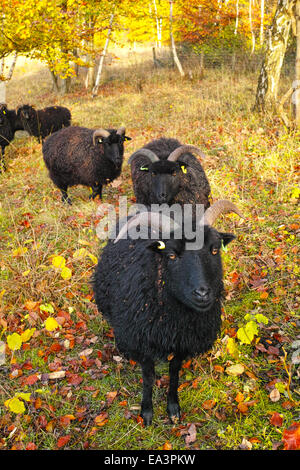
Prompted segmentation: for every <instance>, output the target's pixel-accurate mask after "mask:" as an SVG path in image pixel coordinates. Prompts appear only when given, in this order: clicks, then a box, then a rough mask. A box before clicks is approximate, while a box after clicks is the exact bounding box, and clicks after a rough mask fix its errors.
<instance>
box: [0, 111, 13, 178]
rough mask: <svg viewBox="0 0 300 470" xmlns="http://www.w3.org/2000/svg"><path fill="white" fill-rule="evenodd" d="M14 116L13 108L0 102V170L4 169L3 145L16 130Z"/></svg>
mask: <svg viewBox="0 0 300 470" xmlns="http://www.w3.org/2000/svg"><path fill="white" fill-rule="evenodd" d="M16 127H17V125H16V116H15V112H14V111H13V110H9V109H7V106H6V104H0V146H1V156H0V172H1V171H2V170H5V169H6V166H5V162H4V154H5V147H7V146H8V145H9V144H10V142H11V141H12V140H13V138H14V135H15V131H16V130H17V128H16Z"/></svg>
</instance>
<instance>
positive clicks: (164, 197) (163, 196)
mask: <svg viewBox="0 0 300 470" xmlns="http://www.w3.org/2000/svg"><path fill="white" fill-rule="evenodd" d="M158 200H159V201H160V202H166V201H167V193H160V194H159V195H158Z"/></svg>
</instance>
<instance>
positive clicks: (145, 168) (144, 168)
mask: <svg viewBox="0 0 300 470" xmlns="http://www.w3.org/2000/svg"><path fill="white" fill-rule="evenodd" d="M140 170H141V171H149V168H148V167H147V166H141V168H140Z"/></svg>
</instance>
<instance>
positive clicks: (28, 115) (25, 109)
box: [17, 105, 35, 121]
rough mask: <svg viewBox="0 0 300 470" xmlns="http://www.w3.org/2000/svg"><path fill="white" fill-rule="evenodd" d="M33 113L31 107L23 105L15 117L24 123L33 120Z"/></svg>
mask: <svg viewBox="0 0 300 470" xmlns="http://www.w3.org/2000/svg"><path fill="white" fill-rule="evenodd" d="M34 115H35V111H34V109H33V108H32V106H28V105H24V106H22V107H20V108H19V109H18V112H17V116H18V117H20V118H21V119H25V120H26V121H30V120H31V119H33V117H34Z"/></svg>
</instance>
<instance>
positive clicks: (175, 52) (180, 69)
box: [169, 0, 184, 77]
mask: <svg viewBox="0 0 300 470" xmlns="http://www.w3.org/2000/svg"><path fill="white" fill-rule="evenodd" d="M169 2H170V40H171V51H172V57H173V60H174V62H175V64H176V66H177V68H178V70H179V73H180V75H181V76H182V77H184V71H183V68H182V66H181V63H180V60H179V59H178V56H177V51H176V46H175V40H174V36H173V0H169Z"/></svg>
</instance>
